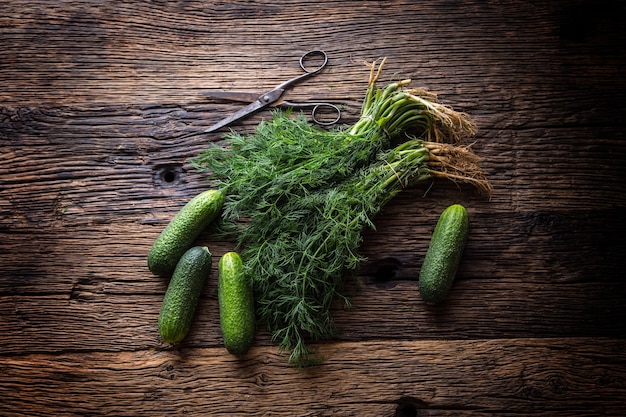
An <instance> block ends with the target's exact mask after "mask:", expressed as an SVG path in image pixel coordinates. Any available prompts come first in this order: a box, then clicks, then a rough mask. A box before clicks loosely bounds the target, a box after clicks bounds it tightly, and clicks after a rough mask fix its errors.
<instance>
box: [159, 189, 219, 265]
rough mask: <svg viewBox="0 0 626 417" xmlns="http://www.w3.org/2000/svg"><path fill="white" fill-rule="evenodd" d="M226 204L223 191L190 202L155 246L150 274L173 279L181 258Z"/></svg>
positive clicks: (205, 192)
mask: <svg viewBox="0 0 626 417" xmlns="http://www.w3.org/2000/svg"><path fill="white" fill-rule="evenodd" d="M223 204H224V194H222V192H221V191H219V190H208V191H204V192H203V193H200V194H198V195H197V196H195V197H194V198H192V199H191V200H189V202H188V203H187V204H185V206H184V207H183V208H182V209H181V210H180V211H179V212H178V214H177V215H176V216H175V217H174V218H173V219H172V220H171V221H170V222H169V224H168V225H167V226H166V227H165V229H163V231H162V232H161V234H160V235H159V237H157V239H156V241H155V242H154V244H153V245H152V248H151V249H150V253H149V254H148V268H149V269H150V271H152V273H153V274H156V275H161V276H169V275H171V274H172V272H174V268H176V264H177V263H178V260H179V259H180V257H181V256H182V255H183V253H185V251H186V250H187V249H189V248H190V247H191V245H192V244H193V242H194V240H196V238H197V237H198V236H199V235H200V233H202V231H203V230H204V229H205V228H206V227H207V226H208V225H209V224H210V223H211V222H212V221H213V220H214V219H215V218H216V217H217V215H218V214H219V212H220V210H221V208H222V205H223Z"/></svg>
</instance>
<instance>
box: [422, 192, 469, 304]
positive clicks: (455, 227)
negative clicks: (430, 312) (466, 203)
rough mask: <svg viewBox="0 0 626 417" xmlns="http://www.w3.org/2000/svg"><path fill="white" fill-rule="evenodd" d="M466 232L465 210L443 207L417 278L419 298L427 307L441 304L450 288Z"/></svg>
mask: <svg viewBox="0 0 626 417" xmlns="http://www.w3.org/2000/svg"><path fill="white" fill-rule="evenodd" d="M468 229H469V217H468V215H467V210H465V207H463V206H461V205H459V204H454V205H451V206H450V207H448V208H446V209H445V210H444V211H443V213H441V216H440V217H439V220H438V221H437V225H436V226H435V231H434V232H433V235H432V238H431V240H430V245H429V247H428V251H427V252H426V256H425V257H424V262H423V264H422V269H421V271H420V275H419V288H420V294H421V296H422V299H423V300H424V301H425V302H427V303H429V304H437V303H440V302H441V301H443V300H444V299H445V298H446V296H447V295H448V292H449V291H450V289H451V288H452V283H453V281H454V277H455V276H456V272H457V269H458V267H459V263H460V262H461V256H462V255H463V249H464V248H465V242H466V240H467V233H468Z"/></svg>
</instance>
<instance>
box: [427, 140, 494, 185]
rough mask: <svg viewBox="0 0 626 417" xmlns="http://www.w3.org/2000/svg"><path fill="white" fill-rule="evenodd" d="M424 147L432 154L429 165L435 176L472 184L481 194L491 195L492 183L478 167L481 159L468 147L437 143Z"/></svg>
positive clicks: (428, 143)
mask: <svg viewBox="0 0 626 417" xmlns="http://www.w3.org/2000/svg"><path fill="white" fill-rule="evenodd" d="M424 146H425V147H426V148H427V149H428V151H429V153H430V155H429V160H428V162H427V165H428V167H429V168H430V173H431V174H432V175H433V176H435V177H440V178H447V179H449V180H451V181H454V182H460V183H466V184H470V185H473V186H474V187H475V188H476V189H477V190H478V192H479V193H481V194H483V195H486V196H489V195H491V191H492V186H491V183H490V182H489V180H487V177H486V175H485V172H484V171H483V169H482V168H481V167H480V166H479V165H478V162H480V160H481V159H480V158H479V157H478V156H477V155H476V154H475V153H473V152H472V151H471V150H470V149H469V147H468V146H455V145H451V144H447V143H435V142H425V143H424Z"/></svg>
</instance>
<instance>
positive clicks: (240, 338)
mask: <svg viewBox="0 0 626 417" xmlns="http://www.w3.org/2000/svg"><path fill="white" fill-rule="evenodd" d="M218 271H219V277H218V281H217V296H218V300H219V310H220V325H221V327H222V336H223V338H224V346H226V349H227V350H228V351H229V352H230V353H232V354H233V355H243V354H244V353H246V352H247V351H248V349H250V346H252V342H253V341H254V331H255V320H254V296H253V294H252V287H251V286H250V283H249V282H248V281H247V280H246V277H245V275H244V270H243V262H242V260H241V257H240V256H239V255H238V254H237V253H235V252H228V253H226V254H224V255H223V256H222V257H221V258H220V261H219V263H218Z"/></svg>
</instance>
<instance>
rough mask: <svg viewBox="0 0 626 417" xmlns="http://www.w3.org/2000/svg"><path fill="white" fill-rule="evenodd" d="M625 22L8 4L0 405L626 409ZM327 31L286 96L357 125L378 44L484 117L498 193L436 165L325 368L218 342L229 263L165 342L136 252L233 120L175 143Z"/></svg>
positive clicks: (397, 219) (579, 13) (367, 278)
mask: <svg viewBox="0 0 626 417" xmlns="http://www.w3.org/2000/svg"><path fill="white" fill-rule="evenodd" d="M624 18H626V4H625V2H621V1H613V2H591V1H588V2H585V1H575V2H567V1H554V2H543V3H541V4H529V3H528V2H523V1H499V2H495V1H494V2H482V1H470V2H463V3H457V2H447V1H436V0H432V1H421V2H411V1H406V2H400V1H391V2H370V1H362V2H347V1H333V2H306V3H305V2H302V3H301V2H291V1H284V2H280V3H275V2H262V1H257V2H247V1H246V2H243V1H242V2H194V1H174V2H160V1H152V2H130V3H128V2H127V3H125V4H123V5H122V4H121V3H115V4H114V3H113V2H110V3H108V2H89V1H66V2H28V3H26V2H17V1H9V2H5V4H4V5H3V13H2V15H1V16H0V331H1V332H2V335H3V336H2V338H1V339H0V375H2V376H1V377H0V381H1V383H0V396H1V397H2V398H3V401H2V403H1V404H0V414H1V415H3V416H4V415H6V416H47V415H59V416H64V415H67V416H92V415H150V416H155V415H172V414H179V413H187V414H189V415H228V414H231V415H232V414H240V415H258V416H261V415H268V416H271V415H279V416H294V415H297V416H305V415H306V416H350V415H355V416H356V415H358V416H392V415H397V416H411V415H413V416H416V415H455V416H458V415H479V416H480V415H503V414H507V415H545V416H571V415H577V416H596V415H614V416H623V415H625V414H626V382H625V381H626V354H625V353H624V352H625V347H626V346H625V337H626V320H625V319H626V283H625V281H624V270H626V261H625V257H624V254H625V253H626V243H625V240H624V236H625V235H626V220H625V217H624V215H623V213H624V209H625V208H626V194H625V181H624V180H625V179H626V165H625V164H624V161H626V133H625V130H624V120H625V117H626V78H625V77H624V76H623V74H624V70H623V68H624V66H625V65H626V50H625V49H624V45H626V33H624V31H623V21H624ZM318 48H319V49H324V50H326V51H327V52H328V54H329V56H330V68H329V69H328V70H326V71H324V72H323V73H322V74H319V75H318V76H317V77H315V78H314V79H312V80H310V81H309V82H307V83H304V84H301V85H300V86H298V88H297V89H295V90H294V91H293V93H291V94H290V95H289V98H290V99H294V100H313V99H325V100H330V101H334V102H337V103H341V104H343V105H344V109H345V111H344V119H343V121H344V122H345V123H350V122H352V121H354V120H355V118H356V117H357V115H358V111H359V106H360V100H361V98H362V96H363V94H364V90H365V86H366V82H367V75H368V73H367V69H366V68H365V66H364V65H363V62H365V61H372V60H374V59H377V58H379V57H383V56H386V57H387V58H388V64H387V66H386V70H385V72H384V74H383V78H384V80H383V82H385V81H389V80H397V79H402V78H412V79H413V80H414V81H413V84H414V85H415V86H418V87H425V88H428V89H430V90H432V91H435V92H437V93H439V95H440V99H441V100H442V101H444V102H446V103H448V104H450V105H452V106H454V107H455V108H457V109H459V110H463V111H466V112H468V113H470V114H471V115H472V116H473V117H474V118H475V120H476V121H477V123H478V126H479V129H480V130H479V133H478V135H477V137H476V143H475V145H474V150H475V151H476V152H477V153H478V154H480V155H481V156H482V157H483V158H484V161H483V163H482V165H483V167H484V168H485V170H486V171H487V174H488V176H489V178H490V180H491V181H492V183H493V185H494V187H495V191H494V194H493V196H492V198H491V200H485V199H483V198H480V197H478V196H476V195H474V194H473V192H472V191H471V190H469V189H466V188H464V187H461V188H459V187H457V186H456V185H453V184H447V183H442V182H440V181H438V182H436V183H435V184H434V186H432V188H431V187H430V184H426V185H424V186H422V187H417V188H414V189H409V190H406V191H404V192H403V193H402V194H401V195H400V196H399V197H398V198H397V199H396V200H394V201H393V202H392V204H390V206H388V207H387V208H386V210H385V211H384V213H383V215H382V216H380V217H379V218H378V219H377V226H378V227H377V231H371V232H368V233H367V235H366V239H365V243H364V246H363V253H364V254H365V255H367V256H368V257H369V261H368V262H366V263H364V264H363V265H362V269H361V271H360V274H359V280H360V281H361V282H362V285H360V286H359V285H355V284H350V286H349V289H350V291H351V293H352V294H353V297H352V303H353V307H352V309H350V310H344V309H342V308H339V307H338V308H337V309H336V313H335V317H336V324H337V328H338V330H339V336H338V340H337V341H332V342H327V343H322V344H320V345H319V349H320V351H321V352H322V353H323V354H324V355H325V356H326V361H325V362H324V364H323V365H321V366H320V367H317V368H314V369H312V370H309V371H306V372H300V371H296V370H293V369H291V368H289V367H288V366H287V365H286V364H285V358H284V356H282V355H280V354H279V352H278V351H277V349H276V347H275V345H274V344H272V342H271V341H270V340H269V337H268V335H267V334H265V333H264V332H263V330H262V329H260V331H259V335H258V337H257V340H256V346H255V347H254V348H253V349H252V351H251V352H250V353H249V354H248V355H246V357H244V358H243V359H241V360H237V359H234V358H233V357H231V356H230V355H228V354H227V352H226V351H225V350H224V349H223V348H222V347H221V339H220V334H219V327H218V322H217V299H216V294H215V290H216V285H215V280H214V279H212V280H210V282H209V285H208V287H207V288H206V290H205V292H204V294H203V296H202V299H201V303H200V306H199V311H198V316H197V320H196V322H195V324H194V328H193V330H192V332H191V334H190V335H189V337H188V338H187V340H186V341H185V342H184V343H183V344H182V345H181V346H178V347H169V346H167V345H165V344H163V343H162V342H161V341H160V340H159V337H158V334H157V331H156V317H157V314H158V310H159V308H160V301H161V299H162V296H163V292H164V291H165V287H166V282H165V281H164V280H162V279H159V278H156V277H154V276H152V275H151V274H150V273H149V271H147V267H146V263H145V256H146V254H147V251H148V250H149V248H150V246H151V244H152V241H153V240H154V238H155V237H156V236H157V235H158V233H159V232H160V230H161V229H162V228H163V226H164V225H165V224H166V223H167V221H168V220H169V219H170V218H171V217H172V216H173V215H174V214H175V213H176V211H177V210H178V209H179V208H180V207H181V206H182V205H183V204H184V202H186V201H187V200H188V199H189V198H191V197H192V196H193V195H195V194H196V193H197V192H199V191H201V190H203V189H205V188H207V187H208V186H210V184H208V183H207V182H206V181H205V180H204V179H203V178H202V176H200V175H198V174H197V173H195V172H193V170H191V168H190V166H189V164H188V162H187V160H188V158H189V157H191V156H193V155H195V154H196V153H197V152H199V151H200V150H201V149H203V148H204V146H205V145H206V141H207V140H209V139H210V140H216V139H219V134H215V135H211V136H209V137H204V136H198V137H191V138H187V139H176V136H177V135H179V134H180V133H183V132H187V131H191V130H195V129H200V128H201V127H203V126H208V125H210V124H211V123H213V122H215V121H217V120H219V119H220V118H221V117H223V116H224V115H226V114H228V113H229V112H231V111H233V110H234V109H236V108H237V107H236V106H234V105H230V104H224V103H217V102H208V101H206V100H204V99H203V96H202V94H201V92H202V91H204V90H207V89H215V88H225V89H238V90H244V91H262V90H263V89H266V88H269V87H272V86H273V85H275V84H276V83H277V82H279V81H282V80H284V79H286V78H288V77H291V76H293V75H295V74H297V73H298V71H299V68H298V66H297V59H298V57H299V56H300V55H301V54H302V53H304V52H305V51H308V50H311V49H318ZM264 117H267V113H260V114H258V115H256V116H254V117H252V118H250V119H249V120H246V121H244V122H243V123H241V124H239V125H237V126H236V128H237V129H238V130H241V131H246V130H250V129H252V128H253V126H254V125H255V124H256V123H258V122H259V120H261V119H262V118H264ZM455 202H460V203H462V204H464V205H465V206H466V207H467V208H468V210H469V212H470V216H471V233H470V239H469V242H468V247H467V250H466V252H465V256H464V259H463V263H462V265H461V267H460V270H459V274H458V280H457V282H456V283H455V286H454V288H453V291H452V293H451V294H450V298H449V300H448V301H447V302H446V303H445V304H444V305H443V306H440V307H427V306H425V305H424V304H423V303H422V302H421V301H420V297H419V290H418V287H417V281H416V277H417V273H418V271H419V267H420V265H421V260H422V258H423V256H424V253H425V250H426V247H427V245H428V239H429V237H430V233H431V231H432V227H433V226H434V222H435V221H436V219H437V216H438V215H439V213H440V212H441V210H442V209H443V208H445V207H446V206H447V205H448V204H451V203H455ZM200 240H201V241H202V242H206V243H208V244H209V245H210V247H211V249H212V252H213V254H214V255H215V257H216V258H217V257H219V255H221V254H223V253H224V252H226V251H228V250H230V249H232V245H231V244H230V243H229V242H219V241H216V240H214V239H212V237H211V236H210V235H209V234H208V233H207V234H204V235H203V236H202V237H201V239H200ZM213 277H215V274H214V275H213Z"/></svg>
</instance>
